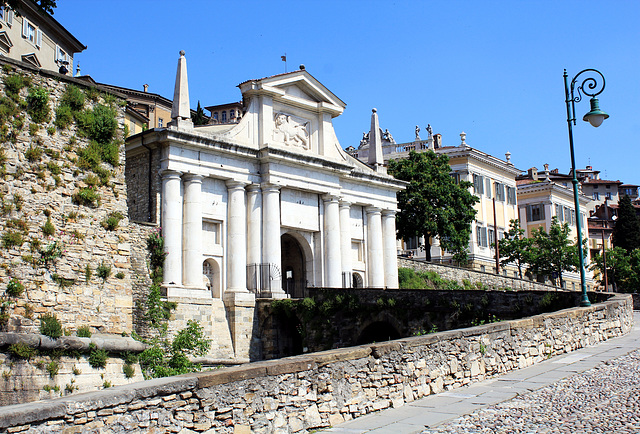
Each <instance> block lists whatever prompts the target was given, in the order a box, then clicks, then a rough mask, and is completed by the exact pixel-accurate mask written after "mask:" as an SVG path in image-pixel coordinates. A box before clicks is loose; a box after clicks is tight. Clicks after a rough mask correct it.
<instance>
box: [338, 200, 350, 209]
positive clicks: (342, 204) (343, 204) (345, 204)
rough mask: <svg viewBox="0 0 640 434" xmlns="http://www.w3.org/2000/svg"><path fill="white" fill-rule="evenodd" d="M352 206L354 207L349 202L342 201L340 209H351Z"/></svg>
mask: <svg viewBox="0 0 640 434" xmlns="http://www.w3.org/2000/svg"><path fill="white" fill-rule="evenodd" d="M351 205H353V203H352V202H349V201H348V200H344V199H340V208H351Z"/></svg>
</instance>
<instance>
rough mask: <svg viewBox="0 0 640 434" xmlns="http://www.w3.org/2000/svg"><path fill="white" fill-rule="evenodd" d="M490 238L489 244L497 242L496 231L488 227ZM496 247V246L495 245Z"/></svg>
mask: <svg viewBox="0 0 640 434" xmlns="http://www.w3.org/2000/svg"><path fill="white" fill-rule="evenodd" d="M487 232H488V234H487V235H488V238H489V239H488V240H487V244H488V245H489V246H490V245H492V244H494V243H495V242H496V232H495V231H494V230H493V229H488V230H487ZM494 248H495V247H494Z"/></svg>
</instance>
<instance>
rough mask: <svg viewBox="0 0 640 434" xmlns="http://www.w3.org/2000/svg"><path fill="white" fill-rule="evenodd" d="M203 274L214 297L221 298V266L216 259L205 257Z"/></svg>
mask: <svg viewBox="0 0 640 434" xmlns="http://www.w3.org/2000/svg"><path fill="white" fill-rule="evenodd" d="M202 274H203V275H204V277H205V279H204V280H205V284H206V286H207V288H208V289H209V290H210V291H211V296H212V297H213V298H220V296H221V294H220V266H219V265H218V262H216V260H215V259H205V261H204V262H203V263H202Z"/></svg>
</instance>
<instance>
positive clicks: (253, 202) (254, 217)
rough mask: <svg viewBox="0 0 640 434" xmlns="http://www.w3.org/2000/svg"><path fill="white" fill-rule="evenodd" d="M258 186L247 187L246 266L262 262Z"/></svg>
mask: <svg viewBox="0 0 640 434" xmlns="http://www.w3.org/2000/svg"><path fill="white" fill-rule="evenodd" d="M260 193H261V190H260V185H258V184H251V185H249V186H248V187H247V224H248V228H247V245H248V249H247V264H260V263H261V262H262V195H261V194H260Z"/></svg>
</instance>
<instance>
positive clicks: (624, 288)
mask: <svg viewBox="0 0 640 434" xmlns="http://www.w3.org/2000/svg"><path fill="white" fill-rule="evenodd" d="M591 259H592V262H591V269H592V270H594V271H595V270H597V271H599V272H600V276H601V279H600V284H602V283H603V281H604V272H603V270H604V261H603V258H602V255H601V254H600V253H597V254H596V255H594V257H593V258H591ZM607 279H608V281H609V282H610V283H611V284H612V285H613V287H614V289H615V290H616V291H619V292H638V291H640V249H635V250H633V251H631V253H627V251H626V250H625V249H623V248H622V247H614V248H613V249H607Z"/></svg>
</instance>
